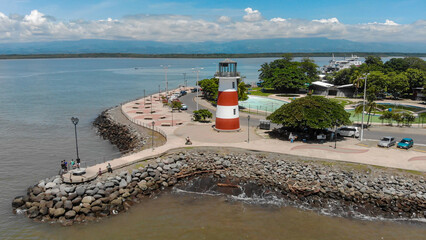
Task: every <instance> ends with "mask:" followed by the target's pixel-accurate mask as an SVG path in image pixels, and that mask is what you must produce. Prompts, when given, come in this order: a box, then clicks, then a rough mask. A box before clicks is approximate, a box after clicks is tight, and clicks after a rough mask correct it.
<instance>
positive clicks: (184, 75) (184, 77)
mask: <svg viewBox="0 0 426 240" xmlns="http://www.w3.org/2000/svg"><path fill="white" fill-rule="evenodd" d="M182 74H183V83H184V84H185V89H186V88H187V87H188V84H187V82H186V73H182Z"/></svg>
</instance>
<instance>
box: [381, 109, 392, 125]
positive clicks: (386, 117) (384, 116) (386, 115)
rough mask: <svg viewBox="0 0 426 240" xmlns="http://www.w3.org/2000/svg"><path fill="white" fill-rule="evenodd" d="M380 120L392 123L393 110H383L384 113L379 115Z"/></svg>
mask: <svg viewBox="0 0 426 240" xmlns="http://www.w3.org/2000/svg"><path fill="white" fill-rule="evenodd" d="M379 119H380V120H382V122H383V121H384V120H387V121H388V124H390V125H391V124H392V119H393V112H388V111H386V112H383V113H382V115H381V116H380V117H379Z"/></svg>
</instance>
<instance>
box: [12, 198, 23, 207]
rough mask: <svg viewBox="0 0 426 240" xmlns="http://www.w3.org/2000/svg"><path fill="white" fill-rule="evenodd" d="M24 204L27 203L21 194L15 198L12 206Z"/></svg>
mask: <svg viewBox="0 0 426 240" xmlns="http://www.w3.org/2000/svg"><path fill="white" fill-rule="evenodd" d="M24 204H25V201H24V197H22V196H19V197H16V198H15V199H13V202H12V207H14V208H18V207H21V206H22V205H24Z"/></svg>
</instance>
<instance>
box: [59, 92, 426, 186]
mask: <svg viewBox="0 0 426 240" xmlns="http://www.w3.org/2000/svg"><path fill="white" fill-rule="evenodd" d="M141 101H142V100H141V99H140V100H136V101H133V102H129V103H127V104H124V105H122V106H121V109H122V112H123V114H124V115H125V116H126V117H127V118H128V119H129V120H130V121H132V122H135V123H137V124H141V125H145V126H148V127H149V126H152V122H153V121H154V125H155V126H156V127H157V128H158V130H159V131H162V132H163V133H164V134H166V135H167V143H166V144H164V145H162V146H159V147H156V148H154V149H147V150H143V151H140V152H137V153H134V154H132V155H129V156H123V157H121V158H117V159H114V160H111V161H109V163H110V164H111V166H112V167H113V169H118V168H121V167H124V166H128V165H130V164H133V163H136V162H139V161H142V160H145V159H149V158H153V157H156V156H160V155H162V154H164V153H166V152H167V151H169V150H171V149H175V148H183V147H188V146H186V145H185V138H186V137H187V136H189V137H190V138H191V140H192V143H193V145H192V147H195V146H199V147H202V146H217V147H235V148H245V149H250V150H258V151H267V152H276V153H284V154H292V155H300V156H305V157H313V158H324V159H331V160H339V161H347V162H355V163H363V164H372V165H379V166H384V167H392V168H401V169H408V170H417V171H423V172H426V161H422V160H421V159H423V158H426V156H425V154H424V153H421V152H415V151H405V150H404V151H401V150H399V149H380V148H365V147H363V146H358V145H356V144H357V143H359V141H358V140H355V139H347V140H344V141H341V142H338V143H337V148H336V149H334V143H324V144H305V143H299V142H297V143H290V142H287V141H282V140H277V139H267V138H263V137H261V136H262V135H265V134H264V132H261V131H259V130H256V129H255V128H254V127H251V128H250V130H249V131H250V133H248V132H247V125H245V126H244V125H242V129H241V131H240V132H236V133H229V132H217V131H214V130H213V128H212V125H213V124H212V123H211V124H201V123H195V122H191V116H190V114H189V113H186V112H175V113H173V120H172V119H171V118H172V113H171V110H170V108H169V107H168V106H163V104H162V103H161V102H160V101H153V105H152V106H153V109H155V111H156V114H160V115H164V116H166V118H165V119H166V120H169V121H173V122H174V123H173V126H161V121H160V120H158V119H140V118H139V116H140V115H141V114H138V113H136V112H134V111H132V110H134V109H133V107H136V106H137V105H138V104H136V103H139V105H140V104H141ZM177 119H179V121H181V123H182V125H176V123H175V121H177ZM170 125H171V124H170ZM248 137H250V141H249V142H248V141H247V140H248ZM417 159H418V160H417ZM415 160H417V161H415ZM106 166H107V163H101V164H97V165H94V166H91V167H88V168H87V169H86V174H85V175H83V176H78V177H77V176H73V179H72V181H73V182H74V183H76V182H81V181H89V180H92V179H94V178H96V177H97V174H98V170H99V168H101V170H102V171H105V170H106ZM64 181H66V182H69V176H65V178H64Z"/></svg>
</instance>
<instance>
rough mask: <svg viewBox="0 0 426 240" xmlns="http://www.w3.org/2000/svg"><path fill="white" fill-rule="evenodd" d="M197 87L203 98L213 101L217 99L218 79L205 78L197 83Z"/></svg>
mask: <svg viewBox="0 0 426 240" xmlns="http://www.w3.org/2000/svg"><path fill="white" fill-rule="evenodd" d="M198 86H200V87H201V88H202V89H203V94H204V97H205V98H207V99H209V100H213V99H216V98H217V92H218V88H219V79H218V78H207V79H203V80H200V81H198Z"/></svg>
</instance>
